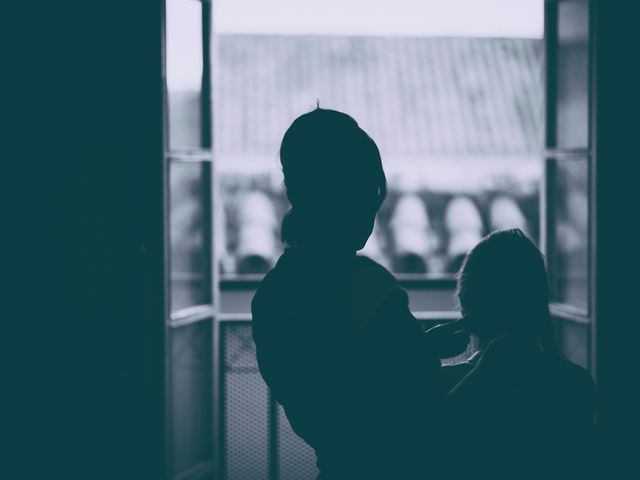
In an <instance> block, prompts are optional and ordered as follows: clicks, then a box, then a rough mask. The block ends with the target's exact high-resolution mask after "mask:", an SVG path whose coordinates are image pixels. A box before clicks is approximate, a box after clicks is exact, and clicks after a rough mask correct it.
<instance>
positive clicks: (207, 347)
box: [170, 320, 213, 474]
mask: <svg viewBox="0 0 640 480" xmlns="http://www.w3.org/2000/svg"><path fill="white" fill-rule="evenodd" d="M211 322H212V321H211V320H204V321H201V322H198V323H196V324H192V325H187V326H183V327H176V328H172V329H171V333H170V342H171V347H170V348H171V404H170V409H171V441H172V449H171V451H172V462H173V471H174V474H177V473H180V472H182V471H184V470H186V469H187V468H189V467H192V466H193V465H194V464H196V463H198V462H202V461H205V460H210V459H212V455H213V445H212V431H213V425H212V422H213V416H212V408H213V403H212V402H213V399H212V387H213V385H212V366H213V363H212V362H213V357H212V348H211V343H212V330H211V328H212V323H211Z"/></svg>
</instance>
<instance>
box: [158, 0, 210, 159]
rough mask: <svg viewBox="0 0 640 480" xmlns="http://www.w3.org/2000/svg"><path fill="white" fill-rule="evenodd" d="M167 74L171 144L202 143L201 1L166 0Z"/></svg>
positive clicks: (175, 146) (174, 146) (188, 144)
mask: <svg viewBox="0 0 640 480" xmlns="http://www.w3.org/2000/svg"><path fill="white" fill-rule="evenodd" d="M166 6H167V10H166V75H167V91H168V97H169V99H168V100H169V101H168V109H169V145H170V147H171V148H180V147H198V146H200V130H201V118H200V91H201V87H202V4H201V3H200V2H198V1H196V0H166Z"/></svg>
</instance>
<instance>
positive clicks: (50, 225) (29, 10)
mask: <svg viewBox="0 0 640 480" xmlns="http://www.w3.org/2000/svg"><path fill="white" fill-rule="evenodd" d="M4 4H5V5H3V6H2V10H3V12H2V14H1V15H0V16H1V17H2V19H3V22H2V23H3V25H2V27H3V28H1V29H0V30H2V36H3V38H2V42H1V43H2V49H3V55H2V63H3V66H2V72H3V73H2V85H3V87H2V89H1V90H2V96H3V101H2V109H1V112H2V113H1V114H0V115H2V117H3V120H4V121H3V122H2V123H3V125H4V127H3V130H4V132H3V135H2V149H1V150H2V156H3V158H2V163H3V172H6V173H3V175H2V177H3V180H5V182H6V183H5V182H3V183H4V185H3V187H2V188H1V189H0V190H1V191H2V196H3V202H2V203H3V205H2V206H3V209H2V211H3V212H4V213H3V218H2V223H3V227H2V232H3V233H2V244H3V246H2V249H0V250H1V251H2V257H3V258H2V273H3V277H5V278H6V279H8V280H9V281H8V285H7V287H5V288H4V291H3V295H2V297H3V299H2V303H3V308H2V312H3V316H4V318H3V320H2V323H3V329H4V328H7V327H8V328H9V329H10V330H9V331H8V332H6V335H5V334H2V343H3V345H4V346H3V348H2V351H3V355H4V354H6V353H8V358H7V359H6V361H5V362H3V365H4V366H5V367H8V368H7V371H8V375H3V376H4V378H3V383H4V382H5V381H6V380H7V379H8V380H9V384H8V385H9V386H8V387H7V388H6V389H5V388H3V393H2V397H3V399H2V402H3V404H4V405H3V408H2V410H3V413H4V412H6V413H8V415H7V417H8V420H9V422H3V430H5V428H6V425H9V429H8V431H7V430H5V434H7V438H9V440H10V445H9V447H8V451H5V452H3V454H4V453H7V454H8V455H7V457H6V458H8V459H9V460H11V461H10V462H6V461H5V460H3V462H2V465H0V476H1V477H3V478H93V479H101V478H110V479H113V478H137V479H141V478H156V479H159V478H162V474H163V458H162V452H163V450H162V448H163V421H164V420H163V405H162V402H163V386H162V385H163V384H162V376H163V355H162V353H163V337H162V335H163V334H162V321H163V312H164V310H163V298H162V291H163V283H162V282H163V280H162V278H163V276H162V268H163V253H162V241H163V240H162V238H163V230H162V222H163V217H162V205H163V196H162V181H163V176H162V70H161V59H162V56H161V49H160V46H161V43H160V42H161V25H162V23H161V12H162V4H163V2H162V1H160V0H158V1H153V2H130V1H121V0H109V1H107V2H86V1H76V2H36V3H33V2H4ZM7 4H8V5H7ZM7 7H9V8H7ZM7 10H9V11H7ZM5 402H6V403H5ZM5 405H6V408H4V406H5ZM3 436H4V435H3ZM3 458H5V457H4V455H3ZM7 471H8V472H9V473H10V474H7Z"/></svg>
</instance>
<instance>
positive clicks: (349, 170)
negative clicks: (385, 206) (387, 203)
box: [280, 108, 387, 250]
mask: <svg viewBox="0 0 640 480" xmlns="http://www.w3.org/2000/svg"><path fill="white" fill-rule="evenodd" d="M280 162H281V163H282V171H283V173H284V183H285V187H286V192H287V198H288V199H289V202H290V203H291V210H289V212H288V213H287V214H286V215H285V218H284V219H283V222H282V240H283V242H285V243H286V244H288V245H291V246H300V245H308V244H313V243H316V244H318V243H320V244H324V245H327V244H331V245H336V246H340V247H341V248H348V249H352V250H359V249H360V248H362V247H363V246H364V244H365V243H366V241H367V238H368V237H369V235H371V229H372V227H373V220H374V219H375V215H376V213H377V211H378V209H379V208H380V205H381V204H382V202H383V200H384V198H385V196H386V193H387V181H386V178H385V175H384V171H383V169H382V159H381V158H380V151H379V150H378V147H377V145H376V144H375V142H374V141H373V140H372V139H371V137H369V135H367V133H366V132H365V131H364V130H362V129H361V128H360V127H359V126H358V123H357V122H356V121H355V120H354V119H353V118H351V117H350V116H349V115H347V114H345V113H342V112H337V111H335V110H325V109H322V108H317V109H315V110H313V111H311V112H309V113H305V114H304V115H301V116H299V117H298V118H296V119H295V121H294V122H293V123H292V124H291V126H290V127H289V129H288V130H287V131H286V133H285V134H284V138H283V139H282V144H281V146H280Z"/></svg>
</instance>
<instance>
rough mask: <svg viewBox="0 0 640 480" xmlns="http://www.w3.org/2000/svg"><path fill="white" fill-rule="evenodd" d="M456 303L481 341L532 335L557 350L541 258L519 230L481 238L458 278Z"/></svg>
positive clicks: (468, 255)
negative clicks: (516, 335)
mask: <svg viewBox="0 0 640 480" xmlns="http://www.w3.org/2000/svg"><path fill="white" fill-rule="evenodd" d="M457 295H458V300H459V302H460V307H461V308H462V311H463V314H464V315H465V316H468V318H469V324H470V329H471V331H472V333H474V334H476V335H477V336H478V337H479V338H480V340H481V341H484V342H486V341H489V340H491V339H493V338H496V337H498V336H500V335H502V334H505V333H518V334H523V335H527V336H533V337H535V338H537V339H538V340H539V341H540V344H541V346H542V347H543V348H544V349H546V350H551V351H556V350H557V346H556V344H555V340H554V332H553V325H552V323H551V315H550V313H549V287H548V283H547V271H546V269H545V264H544V257H543V256H542V253H540V251H539V250H538V249H537V248H536V246H535V245H534V244H533V242H532V241H531V240H529V239H528V238H527V237H526V235H525V234H524V233H522V231H521V230H519V229H513V230H500V231H497V232H493V233H492V234H490V235H488V236H487V237H485V238H483V239H482V240H481V241H480V243H478V244H477V245H476V246H475V247H474V248H473V249H472V250H471V251H470V252H469V253H468V254H467V256H466V258H465V260H464V262H463V264H462V267H461V268H460V272H459V273H458V287H457Z"/></svg>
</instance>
